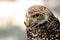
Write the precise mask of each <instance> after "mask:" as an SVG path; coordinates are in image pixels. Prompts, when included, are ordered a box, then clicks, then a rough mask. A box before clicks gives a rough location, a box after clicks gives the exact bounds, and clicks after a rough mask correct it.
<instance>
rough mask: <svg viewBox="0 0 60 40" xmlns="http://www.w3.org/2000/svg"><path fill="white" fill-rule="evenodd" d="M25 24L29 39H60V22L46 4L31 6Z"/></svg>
mask: <svg viewBox="0 0 60 40" xmlns="http://www.w3.org/2000/svg"><path fill="white" fill-rule="evenodd" d="M24 24H25V25H26V32H27V40H60V22H59V20H58V18H56V17H55V15H54V14H53V13H52V12H51V11H50V10H49V9H48V8H46V7H45V6H41V5H34V6H31V7H30V8H29V9H28V11H27V13H26V18H25V21H24Z"/></svg>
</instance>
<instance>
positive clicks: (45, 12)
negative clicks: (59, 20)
mask: <svg viewBox="0 0 60 40" xmlns="http://www.w3.org/2000/svg"><path fill="white" fill-rule="evenodd" d="M50 16H54V15H53V13H52V12H51V11H50V10H49V9H48V8H46V7H44V6H40V5H35V6H31V7H30V8H29V9H28V12H27V14H26V21H25V22H26V24H27V25H29V24H32V23H38V24H41V23H43V22H45V21H47V20H48V18H49V17H50Z"/></svg>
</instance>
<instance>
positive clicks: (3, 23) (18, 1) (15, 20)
mask: <svg viewBox="0 0 60 40" xmlns="http://www.w3.org/2000/svg"><path fill="white" fill-rule="evenodd" d="M51 2H52V4H51ZM55 2H56V1H54V0H53V1H51V0H50V1H48V2H47V0H46V1H44V0H15V1H9V0H8V1H6V0H5V1H4V0H3V1H0V40H27V36H26V35H27V34H26V27H25V25H24V19H25V14H26V12H27V9H28V8H29V7H30V6H33V5H44V6H46V7H48V8H49V9H50V10H51V11H52V12H53V13H54V15H55V16H56V17H57V18H60V16H59V15H60V11H59V8H58V7H59V5H60V4H59V3H58V6H57V3H55ZM52 5H54V6H52ZM54 8H58V9H57V10H58V11H59V12H58V11H57V10H55V9H54Z"/></svg>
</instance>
